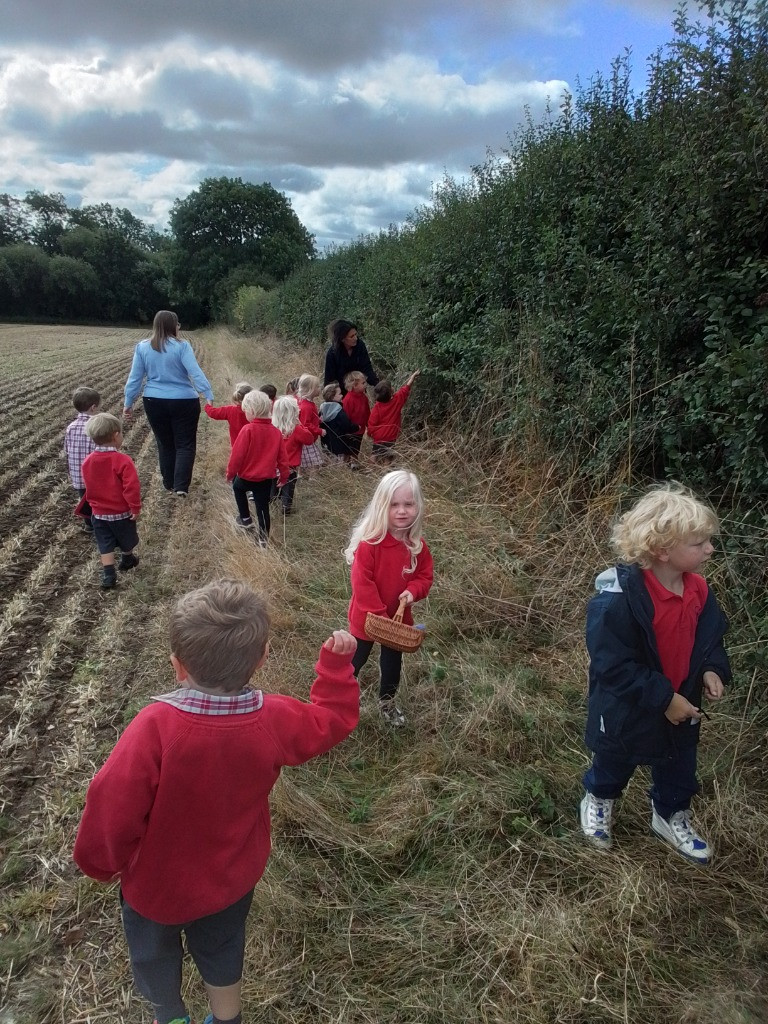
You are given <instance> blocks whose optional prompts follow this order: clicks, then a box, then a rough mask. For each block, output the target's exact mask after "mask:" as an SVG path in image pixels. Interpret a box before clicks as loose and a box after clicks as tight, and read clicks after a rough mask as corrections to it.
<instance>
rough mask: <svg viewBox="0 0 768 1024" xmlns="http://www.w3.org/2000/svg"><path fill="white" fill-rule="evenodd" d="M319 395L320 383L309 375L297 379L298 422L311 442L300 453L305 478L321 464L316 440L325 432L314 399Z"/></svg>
mask: <svg viewBox="0 0 768 1024" xmlns="http://www.w3.org/2000/svg"><path fill="white" fill-rule="evenodd" d="M319 394H320V381H319V379H318V378H317V377H313V376H312V374H311V373H302V375H301V376H300V377H299V386H298V389H297V391H296V401H297V402H298V403H299V422H300V423H301V425H302V426H304V427H306V428H307V430H310V431H311V432H312V437H313V441H312V443H311V444H306V445H304V447H303V448H302V451H301V468H302V470H304V473H305V475H306V476H307V477H310V476H312V472H313V471H314V470H315V469H318V468H319V467H320V466H322V464H323V455H322V452H321V451H320V446H319V445H318V443H317V441H318V438H320V437H324V436H325V431H324V430H323V428H322V426H321V424H320V414H319V413H318V411H317V406H316V405H315V399H316V398H317V397H318V395H319Z"/></svg>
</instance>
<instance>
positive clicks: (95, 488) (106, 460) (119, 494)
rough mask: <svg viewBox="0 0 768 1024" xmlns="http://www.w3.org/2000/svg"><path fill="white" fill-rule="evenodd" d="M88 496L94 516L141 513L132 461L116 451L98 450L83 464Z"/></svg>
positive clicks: (137, 485)
mask: <svg viewBox="0 0 768 1024" xmlns="http://www.w3.org/2000/svg"><path fill="white" fill-rule="evenodd" d="M81 472H82V474H83V483H84V484H85V496H86V498H87V499H88V504H89V505H90V506H91V508H92V509H93V514H94V515H95V516H115V515H118V514H119V513H120V512H131V513H132V514H133V515H134V516H137V515H138V514H139V512H141V484H140V483H139V474H138V473H137V472H136V466H135V465H134V464H133V459H132V458H131V457H130V456H129V455H125V454H124V453H123V452H119V451H118V450H117V449H116V448H97V449H96V451H94V452H91V454H90V455H89V456H88V457H87V458H85V459H84V460H83V465H82V469H81Z"/></svg>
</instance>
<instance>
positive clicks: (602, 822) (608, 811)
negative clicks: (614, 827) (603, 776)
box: [579, 793, 616, 850]
mask: <svg viewBox="0 0 768 1024" xmlns="http://www.w3.org/2000/svg"><path fill="white" fill-rule="evenodd" d="M615 802H616V801H615V800H603V799H601V798H600V797H599V796H595V795H594V794H593V793H585V794H584V799H583V800H582V801H581V807H580V808H579V817H580V819H581V830H582V832H583V833H584V835H585V836H586V837H587V839H588V840H589V841H590V842H591V843H594V845H595V846H596V847H597V848H598V849H599V850H608V849H610V846H611V841H612V839H613V836H612V835H611V818H612V817H613V805H614V803H615Z"/></svg>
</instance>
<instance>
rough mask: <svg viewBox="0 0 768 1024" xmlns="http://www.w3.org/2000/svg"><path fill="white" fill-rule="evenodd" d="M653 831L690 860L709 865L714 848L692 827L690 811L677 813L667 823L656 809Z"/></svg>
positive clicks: (652, 824)
mask: <svg viewBox="0 0 768 1024" xmlns="http://www.w3.org/2000/svg"><path fill="white" fill-rule="evenodd" d="M651 830H652V831H653V832H655V834H656V835H657V836H658V837H659V839H663V840H664V842H665V843H669V845H670V846H671V847H672V848H673V849H674V850H677V852H678V853H679V854H681V855H682V856H683V857H686V858H687V859H688V860H692V861H694V862H695V863H696V864H709V861H710V859H711V857H712V848H711V847H710V845H709V843H708V842H707V841H706V839H702V838H701V836H700V835H699V834H698V832H696V831H694V829H693V827H692V826H691V812H690V811H675V813H674V814H673V815H672V817H671V818H670V819H669V821H666V820H665V819H664V818H662V817H661V815H660V814H657V813H656V808H655V807H654V808H653V817H652V818H651Z"/></svg>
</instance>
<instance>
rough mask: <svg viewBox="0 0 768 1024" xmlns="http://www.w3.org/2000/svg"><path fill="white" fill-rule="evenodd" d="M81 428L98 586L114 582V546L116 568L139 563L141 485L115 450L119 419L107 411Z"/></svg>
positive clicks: (126, 458) (129, 464)
mask: <svg viewBox="0 0 768 1024" xmlns="http://www.w3.org/2000/svg"><path fill="white" fill-rule="evenodd" d="M85 431H86V433H87V434H88V436H89V437H90V438H91V440H92V441H93V443H94V450H93V451H92V452H91V454H90V455H89V456H88V457H87V458H86V459H85V460H84V462H83V466H82V473H83V482H84V484H85V497H86V500H87V501H88V504H89V505H90V506H91V508H92V510H93V512H92V517H91V520H92V522H93V533H94V537H95V538H96V543H97V544H98V547H99V555H100V556H101V589H102V590H110V589H111V588H112V587H114V586H115V585H116V584H117V574H116V572H115V548H116V547H117V548H120V551H121V552H122V557H121V559H120V564H119V565H118V567H117V568H118V569H120V571H121V572H126V571H127V570H128V569H133V568H135V567H136V566H137V565H138V564H139V558H138V555H136V554H135V553H134V548H135V547H136V546H137V545H138V543H139V535H138V533H137V532H136V520H137V519H138V518H139V513H140V512H141V485H140V484H139V475H138V473H137V472H136V467H135V466H134V464H133V459H131V458H130V457H129V456H128V455H124V454H123V453H122V452H120V451H118V448H119V447H120V445H121V444H122V442H123V430H122V425H121V423H120V420H119V419H118V418H117V416H113V415H112V414H111V413H108V412H99V413H96V415H95V416H91V418H90V419H89V420H88V422H87V423H86V425H85Z"/></svg>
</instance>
